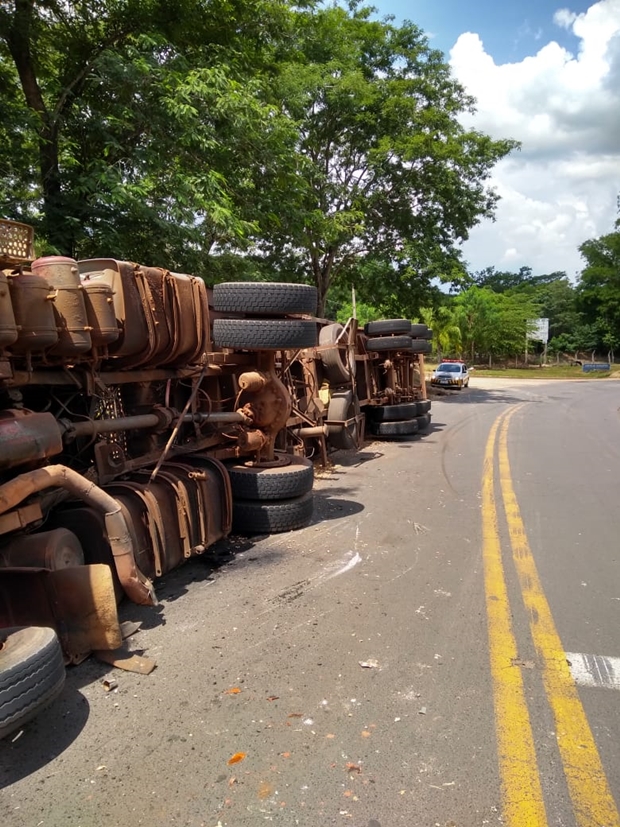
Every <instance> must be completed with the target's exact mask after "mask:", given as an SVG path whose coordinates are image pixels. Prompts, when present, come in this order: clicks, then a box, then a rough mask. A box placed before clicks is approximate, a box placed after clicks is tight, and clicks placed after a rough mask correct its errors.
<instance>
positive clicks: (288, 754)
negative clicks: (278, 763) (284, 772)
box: [280, 752, 291, 758]
mask: <svg viewBox="0 0 620 827" xmlns="http://www.w3.org/2000/svg"><path fill="white" fill-rule="evenodd" d="M280 755H281V756H282V758H290V757H291V753H290V752H281V753H280Z"/></svg>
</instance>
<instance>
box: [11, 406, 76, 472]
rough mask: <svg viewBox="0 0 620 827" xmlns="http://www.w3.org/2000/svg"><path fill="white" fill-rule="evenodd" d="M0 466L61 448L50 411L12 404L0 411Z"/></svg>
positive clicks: (49, 455)
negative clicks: (25, 408) (38, 411)
mask: <svg viewBox="0 0 620 827" xmlns="http://www.w3.org/2000/svg"><path fill="white" fill-rule="evenodd" d="M0 445H1V446H2V450H0V469H7V468H15V467H16V466H18V465H22V464H24V463H31V462H34V461H36V460H41V459H46V458H48V457H52V456H54V455H56V454H60V453H61V451H62V436H61V431H60V428H59V427H58V422H57V421H56V419H55V418H54V416H53V415H52V414H51V413H34V412H33V411H27V410H23V409H17V408H12V409H9V410H6V411H0Z"/></svg>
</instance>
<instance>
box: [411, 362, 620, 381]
mask: <svg viewBox="0 0 620 827" xmlns="http://www.w3.org/2000/svg"><path fill="white" fill-rule="evenodd" d="M425 366H426V367H427V368H428V370H429V371H433V370H434V369H435V367H436V365H430V364H429V363H428V362H427V363H426V365H425ZM477 376H480V377H483V378H484V377H488V378H489V379H608V378H609V377H612V378H614V379H620V365H613V366H612V369H611V370H610V371H609V370H607V371H598V370H597V371H592V372H591V373H585V372H584V371H583V370H582V369H581V368H580V367H579V365H574V366H573V365H546V366H545V367H543V368H541V367H538V366H532V367H529V368H486V367H483V366H480V367H479V366H476V368H475V370H473V371H472V373H471V378H472V379H474V380H475V378H476V377H477ZM428 379H430V373H429V374H428Z"/></svg>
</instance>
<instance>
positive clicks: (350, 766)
mask: <svg viewBox="0 0 620 827" xmlns="http://www.w3.org/2000/svg"><path fill="white" fill-rule="evenodd" d="M346 768H347V772H361V771H362V768H361V767H360V765H359V764H353V763H351V761H347V763H346Z"/></svg>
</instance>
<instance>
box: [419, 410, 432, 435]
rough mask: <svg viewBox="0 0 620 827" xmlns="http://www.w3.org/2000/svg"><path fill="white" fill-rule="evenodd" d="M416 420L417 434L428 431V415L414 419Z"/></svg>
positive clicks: (429, 420)
mask: <svg viewBox="0 0 620 827" xmlns="http://www.w3.org/2000/svg"><path fill="white" fill-rule="evenodd" d="M416 419H417V421H418V432H420V431H428V427H429V425H430V424H431V415H430V414H429V413H426V414H422V415H421V416H418V417H416Z"/></svg>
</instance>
